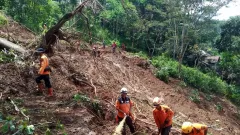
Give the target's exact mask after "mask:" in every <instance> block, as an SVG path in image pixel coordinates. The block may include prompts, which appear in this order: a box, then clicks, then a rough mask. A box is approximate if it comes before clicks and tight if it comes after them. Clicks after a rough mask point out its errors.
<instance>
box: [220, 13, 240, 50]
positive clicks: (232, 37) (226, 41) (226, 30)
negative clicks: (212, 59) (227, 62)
mask: <svg viewBox="0 0 240 135" xmlns="http://www.w3.org/2000/svg"><path fill="white" fill-rule="evenodd" d="M239 28H240V16H236V17H232V18H230V19H229V20H228V21H226V22H225V23H224V24H223V25H222V26H221V38H220V39H219V40H218V41H217V42H216V44H215V47H216V48H218V49H219V51H220V52H224V51H229V52H235V53H238V52H240V32H239Z"/></svg>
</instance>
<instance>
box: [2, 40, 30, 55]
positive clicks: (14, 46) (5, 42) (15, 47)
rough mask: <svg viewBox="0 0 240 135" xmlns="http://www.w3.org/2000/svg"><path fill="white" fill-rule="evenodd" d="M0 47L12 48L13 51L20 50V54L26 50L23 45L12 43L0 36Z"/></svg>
mask: <svg viewBox="0 0 240 135" xmlns="http://www.w3.org/2000/svg"><path fill="white" fill-rule="evenodd" d="M0 48H6V49H13V50H14V51H17V52H20V53H22V54H24V53H25V52H26V50H25V49H24V48H23V47H21V46H19V45H17V44H14V43H12V42H10V41H8V40H6V39H4V38H0Z"/></svg>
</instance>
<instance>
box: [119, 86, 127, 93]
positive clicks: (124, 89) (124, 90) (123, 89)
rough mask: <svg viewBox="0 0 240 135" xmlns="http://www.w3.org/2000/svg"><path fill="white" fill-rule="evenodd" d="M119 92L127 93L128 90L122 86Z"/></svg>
mask: <svg viewBox="0 0 240 135" xmlns="http://www.w3.org/2000/svg"><path fill="white" fill-rule="evenodd" d="M120 92H121V93H124V94H127V92H128V90H127V88H125V87H123V88H122V89H121V91H120Z"/></svg>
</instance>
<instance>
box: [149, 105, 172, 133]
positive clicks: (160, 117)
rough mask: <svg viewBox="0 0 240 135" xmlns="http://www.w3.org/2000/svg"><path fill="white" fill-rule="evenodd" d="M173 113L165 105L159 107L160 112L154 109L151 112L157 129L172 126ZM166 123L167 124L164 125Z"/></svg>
mask: <svg viewBox="0 0 240 135" xmlns="http://www.w3.org/2000/svg"><path fill="white" fill-rule="evenodd" d="M173 114H174V112H173V111H172V110H171V109H170V108H169V107H168V106H165V105H161V110H158V109H157V108H155V109H154V110H153V117H154V120H155V123H156V125H157V127H158V128H165V127H168V126H170V125H172V117H173ZM165 121H168V123H165Z"/></svg>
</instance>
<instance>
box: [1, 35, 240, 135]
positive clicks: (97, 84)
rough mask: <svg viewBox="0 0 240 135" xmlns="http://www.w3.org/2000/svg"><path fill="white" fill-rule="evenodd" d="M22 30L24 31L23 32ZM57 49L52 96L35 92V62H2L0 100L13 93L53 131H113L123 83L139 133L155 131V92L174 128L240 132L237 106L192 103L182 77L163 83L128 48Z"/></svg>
mask: <svg viewBox="0 0 240 135" xmlns="http://www.w3.org/2000/svg"><path fill="white" fill-rule="evenodd" d="M21 33H24V34H28V33H27V32H26V33H25V31H23V32H21ZM31 36H32V35H31V34H30V35H29V36H24V40H27V39H29V40H30V39H31V38H29V37H31ZM61 43H64V42H61ZM58 48H64V49H57V50H56V51H55V54H54V55H53V56H51V57H49V59H50V65H51V67H52V70H53V72H52V73H51V81H52V85H53V89H54V98H47V97H46V96H36V95H35V94H34V93H35V91H36V83H35V77H36V72H35V71H36V69H37V68H35V67H34V66H30V65H28V64H26V65H25V66H24V65H19V64H17V63H8V64H0V69H1V74H0V93H2V95H3V97H2V100H3V101H4V102H7V101H5V100H4V99H5V98H6V97H11V99H14V101H16V100H21V104H19V107H21V108H24V109H26V110H28V111H27V115H28V116H30V120H31V123H32V124H40V123H46V122H48V124H47V126H48V127H50V129H51V131H52V132H53V133H58V134H60V131H59V130H57V128H56V125H57V123H58V121H59V122H60V123H62V124H64V126H65V130H66V132H67V133H68V134H69V135H76V134H79V135H81V134H86V135H87V134H88V135H89V134H91V135H94V134H103V135H107V134H112V132H113V131H114V130H115V127H116V126H117V125H116V124H114V117H115V115H116V111H115V108H114V106H113V104H115V101H116V99H117V97H118V96H119V91H120V89H121V88H122V87H126V88H128V90H129V96H130V97H131V99H132V100H133V101H134V102H135V107H134V109H133V113H134V114H135V117H136V118H137V119H136V121H135V125H136V128H137V131H139V132H145V133H146V134H154V133H156V130H157V128H156V126H155V124H154V120H153V116H152V110H153V106H152V104H151V102H152V99H153V98H154V97H156V96H159V97H164V103H165V104H167V105H168V106H169V107H170V108H172V110H173V111H174V112H175V117H174V124H173V127H174V128H175V129H178V128H179V125H181V124H182V122H183V121H191V122H199V123H204V124H207V125H215V124H218V127H219V128H223V129H222V130H219V131H217V130H214V129H209V132H210V133H212V134H214V135H238V134H240V129H239V127H240V120H239V119H237V117H235V116H236V115H235V114H236V113H237V108H236V107H235V106H234V105H232V104H231V103H230V102H228V101H227V100H226V99H225V98H221V97H217V96H213V97H212V99H211V101H205V100H201V103H199V104H196V103H194V102H192V101H191V100H189V93H190V92H191V90H192V88H189V87H184V86H181V85H179V84H180V81H178V80H175V79H171V80H170V83H169V84H165V83H164V82H162V81H160V80H159V79H157V78H156V77H155V76H154V74H153V72H152V71H153V69H152V68H148V67H146V66H145V63H146V61H145V60H143V59H140V58H138V57H133V56H131V55H130V54H128V53H126V52H119V51H117V53H115V54H112V53H111V48H110V47H107V48H106V49H101V52H102V53H101V55H100V57H97V58H95V57H93V56H92V53H91V51H85V50H81V49H78V48H77V47H76V46H75V47H69V45H65V44H58ZM69 48H71V49H69ZM35 62H37V60H36V61H35ZM139 63H140V64H139ZM141 63H143V64H141ZM142 65H143V66H142ZM76 94H77V95H84V96H85V97H86V98H87V100H83V99H82V100H80V101H75V100H74V98H73V97H74V95H76ZM85 97H82V98H84V99H85ZM202 98H203V97H202ZM95 101H96V102H95ZM217 102H218V103H219V104H221V105H222V108H223V110H222V111H221V112H219V111H218V110H217V109H216V105H215V104H216V103H217ZM88 103H90V104H88ZM92 103H96V104H97V107H99V108H98V109H97V110H95V109H96V108H97V107H96V106H95V108H94V107H93V108H92V106H91V105H92ZM96 104H94V105H96ZM8 108H9V105H2V106H1V112H3V113H4V114H5V115H9V111H6V110H8ZM4 110H5V111H4ZM11 112H14V110H11ZM12 115H14V113H13V114H12ZM40 125H41V124H40ZM45 130H46V126H45V127H44V126H39V127H37V128H36V132H37V133H38V134H42V133H43V132H44V131H45Z"/></svg>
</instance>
